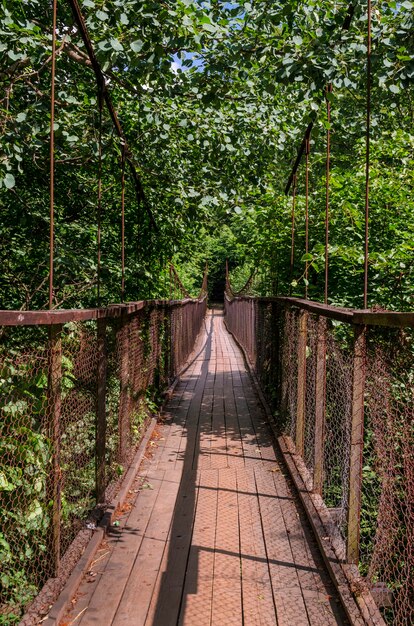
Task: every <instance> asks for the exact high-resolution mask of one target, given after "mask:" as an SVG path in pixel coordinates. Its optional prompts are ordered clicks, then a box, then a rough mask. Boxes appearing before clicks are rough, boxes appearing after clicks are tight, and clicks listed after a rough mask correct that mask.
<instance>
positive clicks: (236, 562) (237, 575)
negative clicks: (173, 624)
mask: <svg viewBox="0 0 414 626" xmlns="http://www.w3.org/2000/svg"><path fill="white" fill-rule="evenodd" d="M236 486H237V482H236V472H235V470H234V469H231V468H222V469H220V471H219V491H218V503H217V526H216V539H215V545H214V582H213V605H212V617H211V623H212V624H226V625H228V626H231V624H234V625H235V626H240V624H242V623H243V618H242V598H241V572H240V535H239V520H238V510H237V493H236Z"/></svg>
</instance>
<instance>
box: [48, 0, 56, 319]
mask: <svg viewBox="0 0 414 626" xmlns="http://www.w3.org/2000/svg"><path fill="white" fill-rule="evenodd" d="M56 22H57V0H53V25H52V29H53V32H52V77H51V88H50V213H49V216H50V226H49V228H50V231H49V309H51V308H52V306H53V297H54V294H53V278H54V251H55V76H56Z"/></svg>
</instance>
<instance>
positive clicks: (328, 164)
mask: <svg viewBox="0 0 414 626" xmlns="http://www.w3.org/2000/svg"><path fill="white" fill-rule="evenodd" d="M331 93H332V84H331V83H329V84H328V85H327V86H326V118H327V122H328V128H327V130H326V170H325V172H326V186H325V190H326V193H325V289H324V302H325V304H328V293H329V183H330V180H329V179H330V167H331V102H330V99H329V94H331Z"/></svg>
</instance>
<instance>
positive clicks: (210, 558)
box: [178, 470, 219, 626]
mask: <svg viewBox="0 0 414 626" xmlns="http://www.w3.org/2000/svg"><path fill="white" fill-rule="evenodd" d="M218 479H219V475H218V472H217V470H203V471H201V472H199V473H198V498H197V509H196V516H195V522H194V531H193V538H192V542H191V549H190V554H189V559H188V565H187V572H186V578H185V584H184V591H183V598H182V604H181V612H180V617H179V622H178V623H179V626H193V625H194V624H197V626H210V624H211V611H212V598H213V573H214V540H215V535H216V518H217V499H218Z"/></svg>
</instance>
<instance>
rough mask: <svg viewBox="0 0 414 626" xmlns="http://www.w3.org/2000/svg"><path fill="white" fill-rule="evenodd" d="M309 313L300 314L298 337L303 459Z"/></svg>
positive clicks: (299, 439)
mask: <svg viewBox="0 0 414 626" xmlns="http://www.w3.org/2000/svg"><path fill="white" fill-rule="evenodd" d="M307 322H308V313H307V311H301V312H300V314H299V329H298V331H299V336H298V389H297V396H296V451H297V453H298V454H299V455H300V456H302V457H303V455H304V452H305V416H306V341H307Z"/></svg>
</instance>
